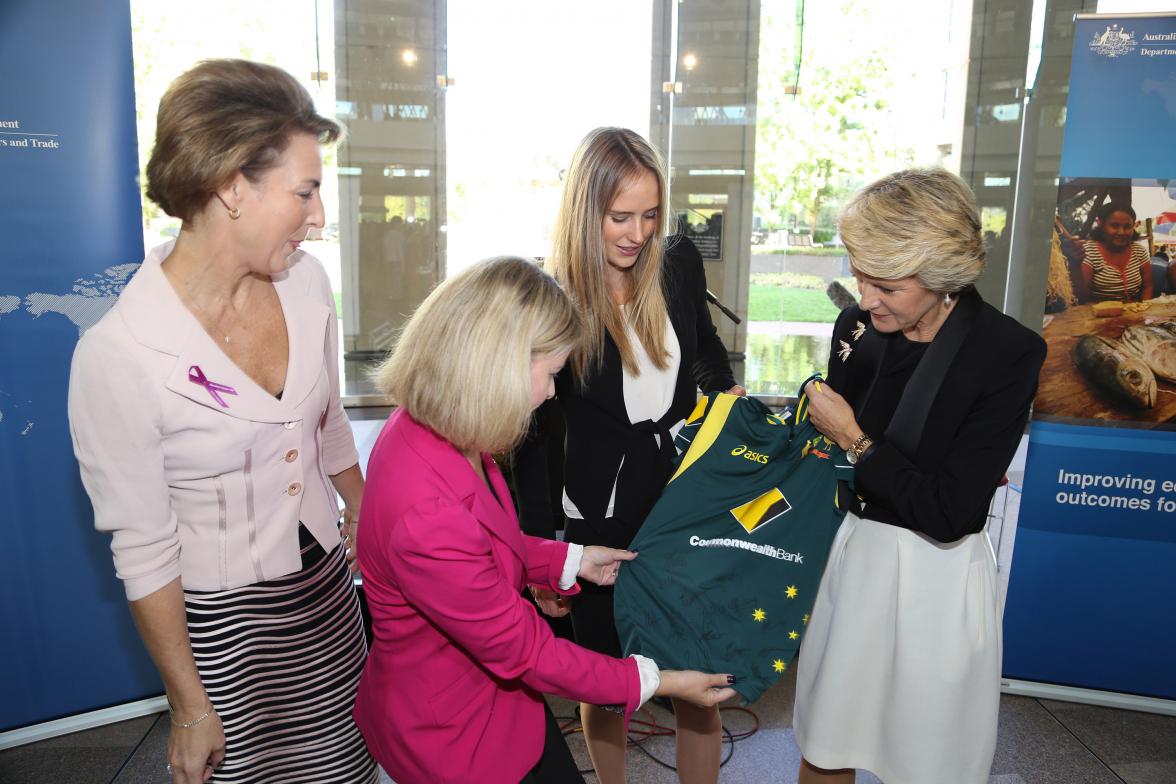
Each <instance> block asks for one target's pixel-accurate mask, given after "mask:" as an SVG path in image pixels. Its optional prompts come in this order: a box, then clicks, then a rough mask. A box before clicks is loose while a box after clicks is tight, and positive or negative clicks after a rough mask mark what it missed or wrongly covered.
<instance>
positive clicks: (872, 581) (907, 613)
mask: <svg viewBox="0 0 1176 784" xmlns="http://www.w3.org/2000/svg"><path fill="white" fill-rule="evenodd" d="M997 601H998V599H997V583H996V560H995V558H994V556H993V553H992V545H991V544H989V541H988V536H987V534H984V533H979V534H971V535H969V536H966V537H964V538H963V539H961V540H960V541H958V542H955V543H953V544H949V545H944V544H939V543H938V542H935V541H934V540H932V539H929V538H927V537H925V536H922V535H920V534H917V533H914V532H912V531H908V530H906V529H904V528H898V527H896V526H892V525H885V524H883V523H878V522H874V521H873V520H863V519H861V518H859V517H857V516H855V515H853V514H849V515H847V516H846V518H845V522H844V523H842V525H841V528H840V530H838V532H837V537H836V539H834V541H833V547H832V549H831V550H830V552H829V563H828V565H827V566H826V567H825V575H824V577H822V578H821V587H820V590H819V591H818V593H817V599H816V604H815V606H814V607H813V612H812V617H811V619H810V620H809V624H808V629H806V631H805V637H804V644H803V645H802V647H801V649H800V662H799V664H798V666H797V672H796V707H795V712H794V718H793V727H794V729H795V732H796V742H797V744H798V745H799V746H800V750H801V752H802V753H803V754H804V757H805V759H807V760H808V761H809V762H810V763H812V764H813V765H816V766H817V767H819V768H826V769H836V768H861V769H864V770H868V771H870V772H872V773H873V774H874V775H876V776H878V777H879V778H880V779H882V781H884V782H886V784H971V783H972V782H976V783H977V784H984V783H985V782H987V781H988V774H989V770H990V769H991V767H992V756H993V754H994V752H995V750H996V720H997V711H998V709H999V706H1000V658H1001V638H1000V622H999V619H998V618H997Z"/></svg>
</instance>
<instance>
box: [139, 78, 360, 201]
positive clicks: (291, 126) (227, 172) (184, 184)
mask: <svg viewBox="0 0 1176 784" xmlns="http://www.w3.org/2000/svg"><path fill="white" fill-rule="evenodd" d="M341 132H342V131H341V129H340V127H339V125H338V123H336V122H335V121H334V120H329V119H327V118H326V117H322V116H321V115H319V113H318V112H317V111H316V110H315V108H314V100H313V99H312V98H311V97H310V93H308V92H307V91H306V88H305V87H303V86H302V85H301V84H299V83H298V80H297V79H295V78H294V77H293V76H291V75H290V74H288V73H286V72H285V71H283V70H282V69H281V68H275V67H274V66H272V65H265V64H263V63H254V62H250V61H249V60H204V61H203V62H201V63H199V64H198V65H196V66H195V67H194V68H192V69H190V70H188V71H186V72H185V73H183V74H181V75H180V76H179V77H177V78H176V80H175V81H174V82H172V83H171V85H170V86H169V87H168V88H167V92H165V93H164V94H163V98H162V99H161V100H160V101H159V112H158V114H157V115H156V125H155V147H154V148H152V150H151V160H149V161H148V162H147V198H149V199H151V200H152V201H153V202H155V203H156V204H158V205H159V206H160V207H161V208H162V209H163V211H164V212H166V213H167V214H168V215H171V216H172V217H175V218H180V219H181V220H184V221H189V220H191V219H192V218H193V217H195V216H196V213H198V212H200V210H201V209H203V208H204V205H205V204H207V203H208V201H209V200H210V199H211V198H212V196H213V193H214V192H215V191H216V190H217V189H218V188H220V187H221V186H223V185H224V184H225V183H227V182H229V181H230V180H231V179H232V178H233V175H235V174H236V173H237V172H241V173H242V174H243V175H244V176H245V177H246V178H247V179H248V180H249V181H250V182H257V181H258V179H260V178H261V175H262V174H264V173H265V172H266V170H268V169H270V168H272V167H274V166H276V165H277V164H278V161H279V160H280V158H281V156H282V153H284V152H285V151H286V147H287V146H288V145H289V144H290V137H291V136H292V135H294V134H296V133H306V134H309V135H311V136H313V137H314V138H315V139H317V140H318V142H319V143H320V144H327V143H331V142H334V141H336V140H337V139H338V138H339V135H340V133H341Z"/></svg>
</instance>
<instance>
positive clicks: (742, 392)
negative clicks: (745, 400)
mask: <svg viewBox="0 0 1176 784" xmlns="http://www.w3.org/2000/svg"><path fill="white" fill-rule="evenodd" d="M727 394H728V395H739V397H747V390H746V389H744V388H743V387H741V386H740V385H738V384H736V385H735V386H733V387H731V388H730V389H728V390H727Z"/></svg>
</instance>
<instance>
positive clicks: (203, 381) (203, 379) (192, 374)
mask: <svg viewBox="0 0 1176 784" xmlns="http://www.w3.org/2000/svg"><path fill="white" fill-rule="evenodd" d="M188 380H189V381H191V382H192V383H193V384H199V385H200V386H202V387H204V388H205V389H207V390H208V394H210V395H212V399H213V400H215V401H216V402H218V403H220V405H221V408H228V407H229V404H228V403H226V402H225V401H224V398H222V397H221V396H220V393H221V392H224V393H225V394H226V395H235V394H237V390H235V389H233V388H232V387H229V386H225V385H224V384H218V383H216V382H215V381H209V380H208V377H207V376H205V375H204V371H203V370H201V369H200V366H199V365H193V366H192V367H190V368H188Z"/></svg>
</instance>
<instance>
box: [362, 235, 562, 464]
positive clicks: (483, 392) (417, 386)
mask: <svg viewBox="0 0 1176 784" xmlns="http://www.w3.org/2000/svg"><path fill="white" fill-rule="evenodd" d="M579 337H580V322H579V317H578V314H577V311H576V307H575V306H574V305H573V304H572V301H571V300H570V299H569V298H568V296H567V295H566V294H564V292H563V290H562V289H561V288H560V287H559V284H558V283H556V282H555V279H554V278H552V277H551V276H550V275H548V274H547V273H545V272H544V271H543V270H541V269H540V268H539V266H538V265H537V264H535V263H534V262H531V261H527V260H525V259H521V258H517V257H514V256H500V257H497V258H492V259H487V260H485V261H481V262H479V263H477V264H475V265H474V266H472V267H470V268H469V269H467V270H465V271H463V272H461V273H459V274H457V275H455V276H454V277H452V278H449V279H447V280H445V281H443V282H442V283H441V284H440V285H439V286H437V288H435V289H434V290H433V292H432V293H431V294H429V296H428V297H426V298H425V301H424V302H422V303H421V305H420V307H418V308H417V309H416V312H415V313H413V315H412V318H410V319H409V320H408V323H407V324H405V326H404V329H403V331H402V332H401V334H400V338H399V340H398V341H397V343H396V347H395V349H393V351H392V354H391V355H390V356H389V357H388V359H387V360H385V361H384V363H383V364H382V365H380V367H379V368H378V369H377V370H376V373H375V380H376V385H377V386H378V387H379V388H380V389H381V390H382V391H383V392H385V393H386V394H387V395H388V396H389V397H390V398H391V400H392V402H393V403H395V404H396V405H398V406H400V407H401V408H404V409H405V410H406V411H407V412H408V414H409V416H411V417H412V418H413V419H415V420H416V421H417V422H419V423H421V424H422V425H424V426H426V427H428V428H429V429H431V430H433V431H434V432H435V433H437V434H438V435H439V436H441V437H442V438H444V439H445V440H447V441H449V442H450V443H451V444H453V445H454V446H455V447H457V448H458V449H460V450H463V451H478V452H497V451H501V450H505V449H509V448H511V447H513V446H514V445H515V444H517V443H518V442H519V441H520V440H521V439H522V437H523V435H524V434H525V433H526V431H527V427H528V425H529V424H530V420H531V413H532V407H531V360H532V359H533V358H534V357H536V356H538V355H542V354H549V355H550V354H563V353H566V352H568V351H571V349H572V348H574V347H575V346H576V345H577V343H578V341H579Z"/></svg>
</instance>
